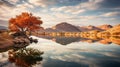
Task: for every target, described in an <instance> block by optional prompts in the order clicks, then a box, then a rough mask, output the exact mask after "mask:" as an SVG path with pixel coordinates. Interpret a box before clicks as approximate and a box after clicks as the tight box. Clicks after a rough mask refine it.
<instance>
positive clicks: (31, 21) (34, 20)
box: [9, 12, 42, 32]
mask: <svg viewBox="0 0 120 67" xmlns="http://www.w3.org/2000/svg"><path fill="white" fill-rule="evenodd" d="M41 24H42V21H41V19H40V18H39V17H36V16H33V15H32V14H31V13H27V12H23V13H22V14H21V15H17V16H16V17H15V18H11V19H10V20H9V29H10V30H11V31H15V32H16V31H27V30H28V31H33V30H36V29H40V28H42V27H40V25H41Z"/></svg>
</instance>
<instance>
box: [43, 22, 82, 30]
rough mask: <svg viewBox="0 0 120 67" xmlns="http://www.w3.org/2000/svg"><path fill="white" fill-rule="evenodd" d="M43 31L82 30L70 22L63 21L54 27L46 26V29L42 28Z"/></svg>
mask: <svg viewBox="0 0 120 67" xmlns="http://www.w3.org/2000/svg"><path fill="white" fill-rule="evenodd" d="M42 31H43V32H80V30H79V29H78V28H77V27H76V26H74V25H72V24H68V23H66V22H62V23H60V24H57V25H55V26H53V27H52V28H46V29H45V30H42Z"/></svg>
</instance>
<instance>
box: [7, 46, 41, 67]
mask: <svg viewBox="0 0 120 67" xmlns="http://www.w3.org/2000/svg"><path fill="white" fill-rule="evenodd" d="M42 54H43V52H41V51H39V50H37V49H33V48H22V49H20V50H17V51H13V50H11V51H9V61H11V62H14V63H15V64H16V65H19V66H21V67H30V66H32V65H35V64H37V63H38V62H40V61H42V59H43V58H42V57H41V55H42Z"/></svg>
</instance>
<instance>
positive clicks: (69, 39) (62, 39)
mask: <svg viewBox="0 0 120 67" xmlns="http://www.w3.org/2000/svg"><path fill="white" fill-rule="evenodd" d="M79 41H80V38H79V37H67V38H66V37H56V38H55V42H57V43H60V44H62V45H67V44H70V43H72V42H79Z"/></svg>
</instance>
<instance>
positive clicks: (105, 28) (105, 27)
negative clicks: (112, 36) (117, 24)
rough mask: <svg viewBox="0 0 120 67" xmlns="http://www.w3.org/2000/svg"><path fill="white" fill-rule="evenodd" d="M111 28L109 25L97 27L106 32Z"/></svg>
mask: <svg viewBox="0 0 120 67" xmlns="http://www.w3.org/2000/svg"><path fill="white" fill-rule="evenodd" d="M112 27H113V26H112V25H109V24H104V25H101V26H98V28H100V29H102V30H108V29H110V28H112Z"/></svg>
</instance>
